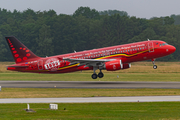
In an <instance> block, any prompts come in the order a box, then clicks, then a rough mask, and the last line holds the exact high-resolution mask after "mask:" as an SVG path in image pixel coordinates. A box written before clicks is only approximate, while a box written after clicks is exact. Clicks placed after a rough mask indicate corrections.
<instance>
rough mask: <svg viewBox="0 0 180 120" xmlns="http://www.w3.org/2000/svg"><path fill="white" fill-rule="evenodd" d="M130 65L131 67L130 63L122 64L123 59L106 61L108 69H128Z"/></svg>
mask: <svg viewBox="0 0 180 120" xmlns="http://www.w3.org/2000/svg"><path fill="white" fill-rule="evenodd" d="M130 67H131V64H130V63H126V64H122V62H121V60H115V61H110V62H106V63H105V69H106V70H107V71H116V70H120V69H127V68H130Z"/></svg>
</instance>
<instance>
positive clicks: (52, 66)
mask: <svg viewBox="0 0 180 120" xmlns="http://www.w3.org/2000/svg"><path fill="white" fill-rule="evenodd" d="M59 65H60V62H59V60H56V61H53V62H50V63H46V64H44V67H45V69H51V68H54V67H57V66H59Z"/></svg>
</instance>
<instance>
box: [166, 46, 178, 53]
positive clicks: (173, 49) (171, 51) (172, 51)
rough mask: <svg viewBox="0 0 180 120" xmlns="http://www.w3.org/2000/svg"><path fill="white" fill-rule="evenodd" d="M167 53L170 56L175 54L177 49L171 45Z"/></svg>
mask: <svg viewBox="0 0 180 120" xmlns="http://www.w3.org/2000/svg"><path fill="white" fill-rule="evenodd" d="M166 51H167V52H169V53H170V54H172V53H174V52H175V51H176V48H175V47H174V46H172V45H169V46H168V48H167V49H166Z"/></svg>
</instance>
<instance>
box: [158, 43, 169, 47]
mask: <svg viewBox="0 0 180 120" xmlns="http://www.w3.org/2000/svg"><path fill="white" fill-rule="evenodd" d="M165 45H168V44H167V43H162V44H159V46H160V47H161V46H165Z"/></svg>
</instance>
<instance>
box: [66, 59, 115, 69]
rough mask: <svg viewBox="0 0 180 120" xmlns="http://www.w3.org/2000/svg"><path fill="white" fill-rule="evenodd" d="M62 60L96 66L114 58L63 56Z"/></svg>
mask: <svg viewBox="0 0 180 120" xmlns="http://www.w3.org/2000/svg"><path fill="white" fill-rule="evenodd" d="M63 60H67V61H69V62H71V64H77V63H79V66H80V65H87V66H88V67H89V66H97V65H101V64H102V63H104V62H108V61H113V60H115V59H72V58H63Z"/></svg>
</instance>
